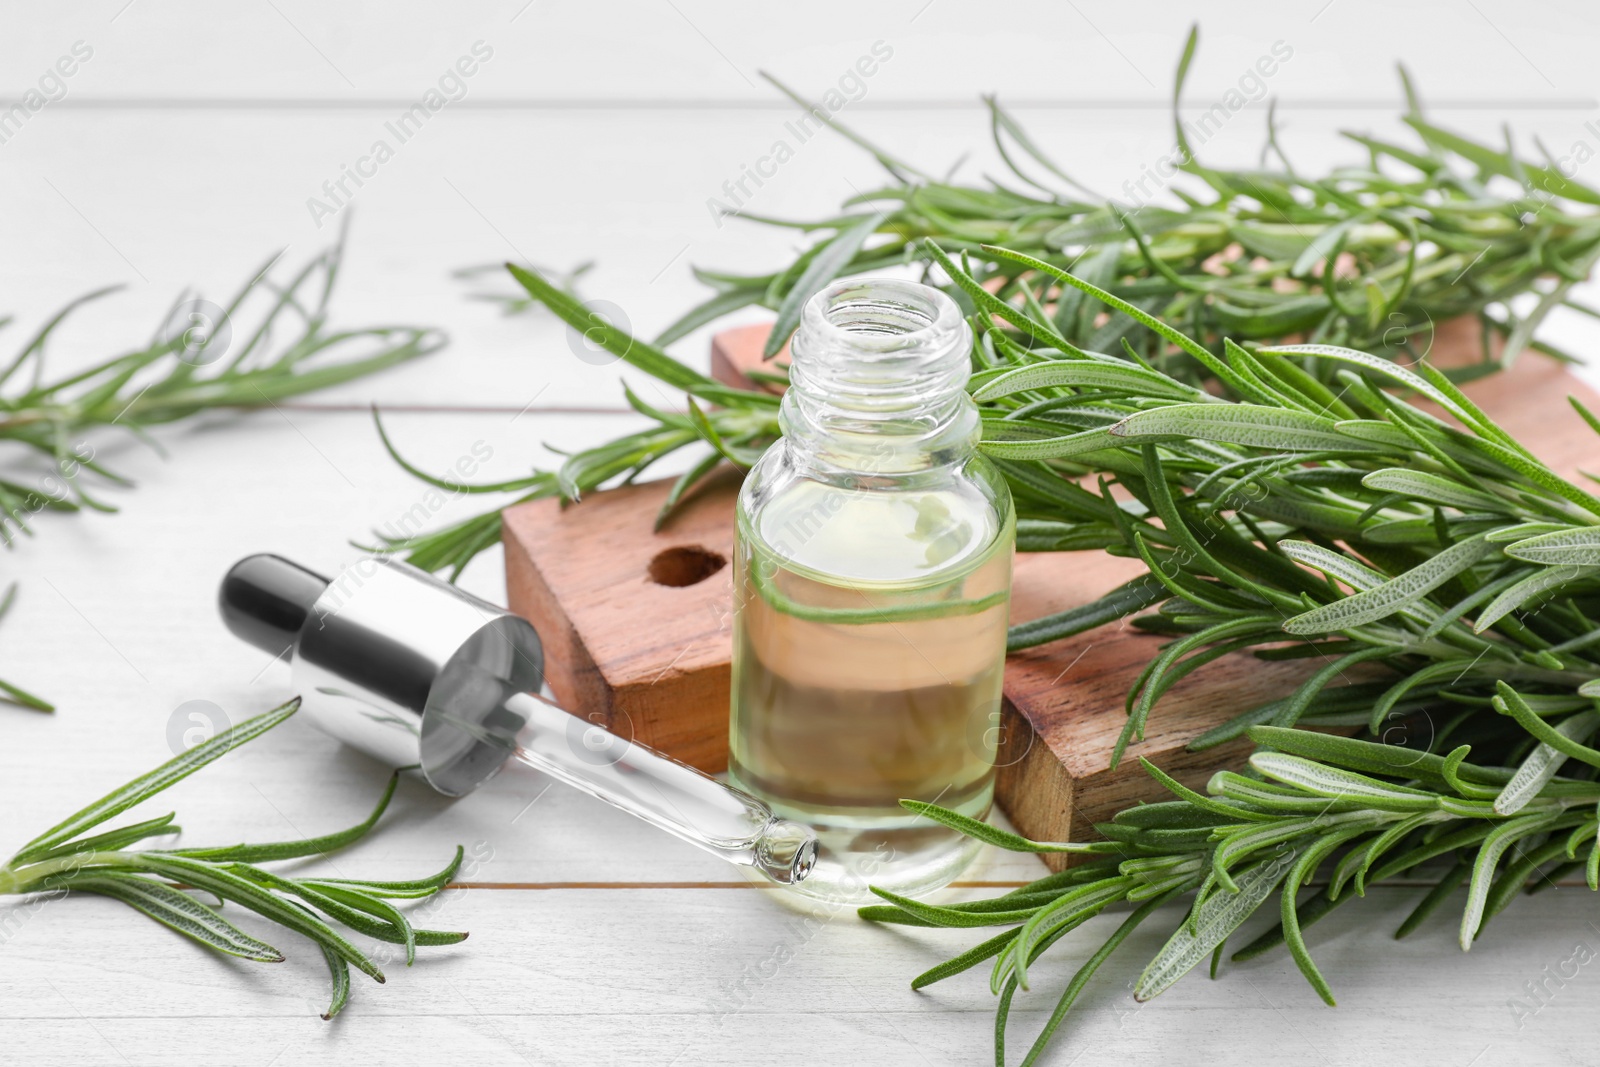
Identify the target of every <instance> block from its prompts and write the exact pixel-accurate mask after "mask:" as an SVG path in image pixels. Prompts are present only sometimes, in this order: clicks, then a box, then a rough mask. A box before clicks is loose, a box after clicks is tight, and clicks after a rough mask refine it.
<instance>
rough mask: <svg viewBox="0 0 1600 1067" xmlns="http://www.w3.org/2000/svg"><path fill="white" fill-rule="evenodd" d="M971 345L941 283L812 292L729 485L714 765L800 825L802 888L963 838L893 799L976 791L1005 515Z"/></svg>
mask: <svg viewBox="0 0 1600 1067" xmlns="http://www.w3.org/2000/svg"><path fill="white" fill-rule="evenodd" d="M971 345H972V334H971V330H970V329H969V327H968V325H967V323H966V321H965V320H964V319H963V318H962V316H961V313H960V310H959V309H958V308H957V307H956V305H955V303H954V302H953V301H952V300H950V298H949V297H947V296H945V295H944V294H943V293H941V292H939V291H938V290H937V289H932V288H929V287H927V286H924V285H918V284H916V283H913V282H902V281H888V280H868V281H856V282H844V283H838V284H835V285H833V286H830V287H829V288H827V289H825V290H823V291H822V292H821V293H818V294H817V295H816V296H815V297H813V298H812V299H811V301H810V302H808V303H807V305H806V307H805V312H804V314H803V316H802V319H801V324H800V328H799V331H798V332H797V333H796V335H795V338H794V341H793V343H792V345H791V346H790V347H791V353H792V363H791V366H790V371H789V381H790V385H789V388H788V391H787V392H786V393H785V395H784V398H783V406H782V410H781V424H782V427H783V439H782V440H781V441H780V442H778V443H777V444H776V445H774V446H773V447H772V448H771V449H769V450H768V451H767V453H766V455H765V456H763V457H762V459H761V461H760V462H759V463H757V464H756V466H755V468H754V470H752V471H751V472H750V475H749V477H748V478H746V480H745V483H744V487H743V490H742V491H741V493H740V495H739V508H738V538H737V543H736V549H735V570H734V608H735V616H734V652H733V708H732V723H731V751H732V755H731V762H730V773H731V776H732V778H733V780H734V782H735V784H737V785H738V786H740V787H741V788H743V789H745V790H747V791H749V792H750V793H752V794H754V795H755V796H757V797H760V798H761V799H762V800H764V801H766V802H767V803H768V804H769V805H771V806H772V808H773V809H774V810H775V811H777V812H779V813H780V814H782V815H783V816H785V817H787V818H791V819H795V820H798V821H800V822H804V823H807V824H809V825H811V826H812V827H813V828H814V829H816V831H817V833H818V838H819V844H820V851H819V856H818V862H817V866H816V868H815V869H814V870H813V872H812V874H811V877H810V878H809V879H807V881H806V882H805V883H804V885H803V887H802V892H806V893H809V894H812V895H820V896H824V897H827V898H830V899H835V900H840V901H854V900H860V899H863V898H867V897H869V896H870V894H868V892H867V886H868V885H869V884H870V885H877V886H882V887H883V888H886V889H891V890H894V891H895V892H898V893H904V894H917V893H924V892H928V891H930V890H933V889H936V888H938V887H940V886H942V885H944V884H946V883H948V882H949V881H950V880H951V879H953V878H955V877H956V875H957V874H959V873H960V871H961V870H962V869H963V868H964V867H965V866H966V865H967V864H968V863H970V862H971V860H972V858H973V856H974V855H975V854H976V852H977V843H976V842H974V841H973V840H971V839H970V838H967V837H964V836H962V835H960V834H957V833H955V832H954V831H951V830H948V829H946V828H944V827H943V826H941V825H939V824H937V823H933V822H931V821H929V820H928V819H927V818H925V817H922V816H918V815H916V814H913V813H912V812H909V811H907V810H906V809H905V808H903V807H901V805H900V803H899V802H900V801H901V800H902V799H914V800H924V801H931V802H935V803H938V804H940V805H942V806H944V807H947V808H953V809H955V810H956V811H959V812H962V813H964V814H966V815H970V816H972V817H974V818H982V817H983V816H984V815H985V814H986V813H987V812H988V810H989V805H990V803H991V801H992V799H993V795H994V762H995V759H994V757H995V741H996V737H997V735H998V730H997V726H998V721H999V711H1000V685H1001V673H1002V670H1003V667H1004V662H1005V641H1006V614H1007V606H1008V601H1009V597H1010V588H1011V556H1012V549H1013V543H1014V540H1015V520H1014V517H1013V514H1012V507H1011V497H1010V494H1009V492H1008V491H1007V489H1006V486H1005V482H1004V480H1003V479H1002V478H1001V476H1000V474H999V472H998V471H996V469H995V468H994V467H993V466H992V465H991V464H990V463H989V461H988V460H986V459H985V458H984V457H982V456H981V455H979V454H978V453H977V451H976V445H977V442H978V437H979V421H978V413H977V409H976V408H975V407H974V405H973V403H972V401H971V399H970V398H969V397H968V396H967V393H966V390H965V385H966V382H967V379H968V376H969V374H970V370H971V362H970V359H971V355H970V353H971Z"/></svg>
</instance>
